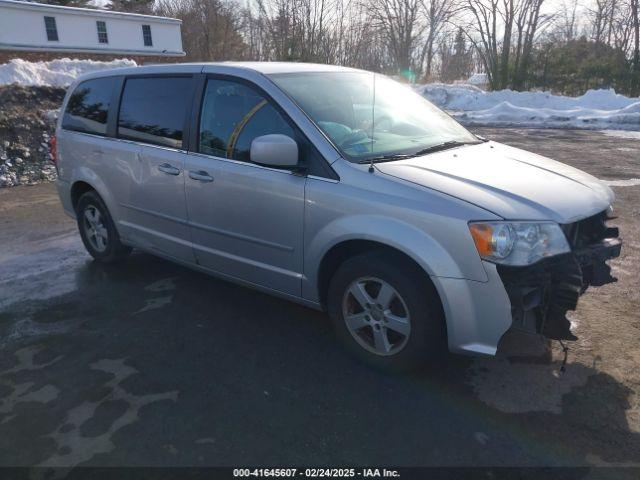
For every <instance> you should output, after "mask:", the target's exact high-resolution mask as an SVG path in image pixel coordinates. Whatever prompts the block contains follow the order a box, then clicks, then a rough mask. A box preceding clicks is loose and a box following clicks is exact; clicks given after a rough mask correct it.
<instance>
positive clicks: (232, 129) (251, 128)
mask: <svg viewBox="0 0 640 480" xmlns="http://www.w3.org/2000/svg"><path fill="white" fill-rule="evenodd" d="M272 133H280V134H283V135H288V136H289V137H291V138H295V134H294V132H293V129H292V128H291V127H290V126H289V124H288V123H287V122H286V121H285V120H284V118H282V116H281V115H280V113H279V112H278V111H277V110H276V109H275V108H274V107H273V106H272V105H271V104H270V103H269V102H268V101H267V100H266V99H265V98H264V97H262V96H261V95H260V94H258V93H257V92H256V91H255V90H253V89H252V88H250V87H248V86H246V85H243V84H241V83H236V82H230V81H227V80H216V79H209V80H208V81H207V86H206V89H205V94H204V100H203V104H202V112H201V114H200V132H199V144H200V150H199V151H200V153H205V154H208V155H214V156H216V157H222V158H232V159H234V160H241V161H245V162H248V161H250V159H249V152H250V149H251V142H252V141H253V139H254V138H256V137H259V136H261V135H268V134H272Z"/></svg>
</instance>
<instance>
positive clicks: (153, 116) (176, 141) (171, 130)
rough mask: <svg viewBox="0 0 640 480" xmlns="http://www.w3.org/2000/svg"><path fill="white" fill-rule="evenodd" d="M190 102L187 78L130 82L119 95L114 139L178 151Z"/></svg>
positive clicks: (131, 80)
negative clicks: (116, 133) (118, 111)
mask: <svg viewBox="0 0 640 480" xmlns="http://www.w3.org/2000/svg"><path fill="white" fill-rule="evenodd" d="M190 100H191V77H152V78H151V77H150V78H130V79H128V80H127V81H126V83H125V86H124V92H123V94H122V102H121V106H120V117H119V120H118V136H119V137H121V138H127V139H130V140H137V141H140V142H144V143H151V144H156V145H164V146H167V147H173V148H182V137H183V126H184V122H185V113H186V111H187V106H188V104H189V102H190Z"/></svg>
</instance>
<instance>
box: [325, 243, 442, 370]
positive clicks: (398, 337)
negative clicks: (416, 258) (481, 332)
mask: <svg viewBox="0 0 640 480" xmlns="http://www.w3.org/2000/svg"><path fill="white" fill-rule="evenodd" d="M327 300H328V309H329V315H330V316H331V319H332V321H333V323H334V328H335V330H336V334H337V336H338V338H339V339H340V340H341V341H342V342H343V343H344V344H345V345H346V346H347V348H348V349H349V350H351V351H352V352H353V353H354V354H355V355H356V356H357V357H359V358H360V359H362V360H364V361H365V362H367V363H369V364H372V365H374V366H377V367H381V368H383V369H386V370H396V371H398V370H413V369H416V368H419V367H422V366H426V365H427V364H428V363H429V362H430V361H433V360H435V359H437V358H442V357H443V356H444V355H445V354H446V348H445V345H446V342H445V340H446V334H445V322H444V315H443V313H442V308H441V306H440V302H439V298H438V296H437V293H436V292H435V288H434V287H433V285H432V284H431V283H430V282H429V280H428V278H427V276H426V273H424V272H423V271H422V270H421V269H420V268H419V267H418V266H417V265H415V264H413V262H411V261H409V260H407V259H406V258H404V257H402V256H401V255H397V254H393V253H389V252H384V251H376V252H368V253H365V254H362V255H359V256H356V257H353V258H351V259H349V260H347V261H346V262H345V263H344V264H342V265H341V266H340V267H339V268H338V271H337V272H336V273H335V275H334V276H333V278H332V280H331V283H330V285H329V292H328V298H327Z"/></svg>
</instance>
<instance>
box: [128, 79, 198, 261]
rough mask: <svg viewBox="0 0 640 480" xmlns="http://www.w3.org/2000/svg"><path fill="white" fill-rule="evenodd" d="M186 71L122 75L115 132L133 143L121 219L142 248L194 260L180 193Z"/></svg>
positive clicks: (187, 100) (187, 99)
mask: <svg viewBox="0 0 640 480" xmlns="http://www.w3.org/2000/svg"><path fill="white" fill-rule="evenodd" d="M191 85H192V77H191V76H176V77H163V76H154V77H139V78H136V77H134V78H128V79H127V80H126V82H125V85H124V90H123V93H122V101H121V107H120V115H119V120H118V132H117V136H118V138H119V139H121V142H125V143H129V142H131V143H133V144H135V145H137V146H138V147H139V151H138V152H137V153H136V155H135V158H132V159H131V161H130V163H129V165H127V168H128V169H129V171H128V172H127V175H128V177H129V178H130V182H129V185H130V191H129V195H128V199H127V202H126V204H124V205H123V207H124V209H125V210H126V215H125V220H124V222H123V223H124V224H125V226H126V227H127V233H128V236H129V237H130V238H131V239H132V240H133V242H134V243H135V244H136V245H138V246H140V247H142V248H145V249H147V250H152V251H157V252H159V253H162V254H164V255H168V256H170V257H173V258H176V259H180V260H185V261H194V257H193V249H192V248H191V242H190V234H189V227H188V226H187V207H186V201H185V195H184V182H185V175H184V157H185V156H186V152H185V150H183V149H182V147H183V145H182V142H183V138H184V125H185V122H186V121H187V111H188V106H189V104H190V102H191V98H192V97H191Z"/></svg>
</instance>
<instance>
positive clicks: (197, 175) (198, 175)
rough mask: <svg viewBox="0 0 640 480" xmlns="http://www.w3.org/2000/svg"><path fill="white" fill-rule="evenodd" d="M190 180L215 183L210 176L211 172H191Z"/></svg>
mask: <svg viewBox="0 0 640 480" xmlns="http://www.w3.org/2000/svg"><path fill="white" fill-rule="evenodd" d="M189 178H191V179H193V180H198V181H199V182H213V177H212V176H211V175H209V172H205V171H204V170H197V171H196V170H190V171H189Z"/></svg>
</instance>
